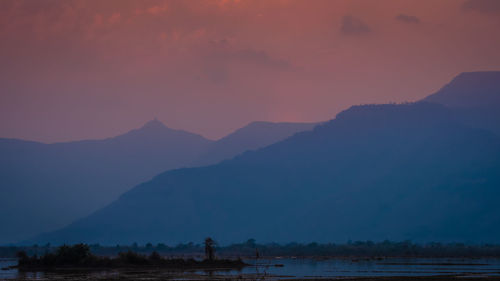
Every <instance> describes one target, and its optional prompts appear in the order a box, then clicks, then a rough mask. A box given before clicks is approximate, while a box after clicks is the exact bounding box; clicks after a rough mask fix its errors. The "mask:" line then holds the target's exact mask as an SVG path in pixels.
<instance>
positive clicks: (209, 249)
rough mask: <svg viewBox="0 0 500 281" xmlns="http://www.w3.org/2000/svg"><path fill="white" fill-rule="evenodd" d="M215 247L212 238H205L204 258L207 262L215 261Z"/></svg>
mask: <svg viewBox="0 0 500 281" xmlns="http://www.w3.org/2000/svg"><path fill="white" fill-rule="evenodd" d="M215 245H216V242H215V241H214V240H213V239H212V238H210V237H207V238H205V258H206V259H207V260H209V261H213V260H214V259H215Z"/></svg>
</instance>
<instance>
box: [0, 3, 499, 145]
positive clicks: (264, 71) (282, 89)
mask: <svg viewBox="0 0 500 281" xmlns="http://www.w3.org/2000/svg"><path fill="white" fill-rule="evenodd" d="M498 30H500V1H497V0H404V1H403V0H394V1H386V0H378V1H364V0H363V1H361V0H359V1H357V0H351V1H340V0H339V1H336V0H297V1H293V0H274V1H273V0H254V1H253V0H239V1H237V0H232V1H231V0H219V1H217V0H203V1H195V0H190V1H177V0H174V1H156V0H154V1H150V0H144V1H135V0H134V1H129V0H106V1H101V0H82V1H71V0H60V1H54V0H40V1H31V0H27V1H22V0H2V1H1V2H0V42H1V43H0V137H16V138H23V139H30V140H39V141H44V142H53V141H65V140H76V139H83V138H102V137H108V136H113V135H116V134H119V133H122V132H125V131H128V130H129V129H131V128H134V127H138V126H140V125H141V124H142V123H144V122H146V121H147V120H149V119H152V118H153V117H155V116H156V117H157V118H158V119H159V120H161V121H163V122H164V123H165V124H166V125H167V126H169V127H172V128H177V129H185V130H188V131H192V132H196V133H200V134H202V135H204V136H206V137H209V138H218V137H221V136H223V135H224V134H226V133H228V132H230V131H232V130H234V129H236V128H238V127H241V126H244V125H245V124H246V123H248V122H250V121H255V120H269V121H305V122H311V121H322V120H327V119H331V118H333V117H334V116H335V114H336V113H338V112H339V111H340V110H343V109H346V108H347V107H349V106H350V105H353V104H362V103H386V102H403V101H413V100H417V99H420V98H422V97H424V96H425V95H427V94H429V93H431V92H433V91H435V90H437V89H438V88H439V87H440V86H442V85H443V84H444V83H446V82H448V81H449V80H450V79H451V78H452V77H453V76H455V75H457V74H458V73H460V72H464V71H476V70H500V52H499V50H500V32H499V31H498Z"/></svg>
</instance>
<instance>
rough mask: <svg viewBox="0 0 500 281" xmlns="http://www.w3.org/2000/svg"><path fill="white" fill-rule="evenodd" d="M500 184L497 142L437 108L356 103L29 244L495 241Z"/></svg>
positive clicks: (128, 196)
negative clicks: (306, 129) (311, 127)
mask: <svg viewBox="0 0 500 281" xmlns="http://www.w3.org/2000/svg"><path fill="white" fill-rule="evenodd" d="M498 186H500V138H499V137H498V136H496V135H495V134H493V133H491V132H489V131H487V130H484V129H475V128H470V127H469V126H467V125H464V124H463V123H462V122H460V120H457V117H456V115H455V114H454V113H453V112H452V111H451V110H450V109H448V108H446V107H444V106H442V105H438V104H432V103H425V102H420V103H414V104H406V105H367V106H355V107H352V108H350V109H348V110H346V111H344V112H342V113H340V114H339V115H338V116H337V118H336V119H334V120H332V121H330V122H327V123H325V124H323V125H320V126H317V127H316V128H315V129H314V130H313V131H311V132H303V133H298V134H296V135H294V136H293V137H290V138H288V139H286V140H284V141H282V142H279V143H275V144H273V145H270V146H268V147H265V148H263V149H259V150H257V151H251V152H246V153H244V154H242V155H240V156H238V157H236V158H234V159H233V160H228V161H224V162H221V163H220V164H217V165H213V166H208V167H201V168H190V169H179V170H174V171H169V172H166V173H163V174H161V175H159V176H157V177H155V178H154V179H153V180H152V181H150V182H146V183H143V184H141V185H139V186H137V187H136V188H134V189H132V190H131V191H129V192H127V193H125V194H124V195H123V196H121V197H120V199H119V200H117V201H115V202H114V203H112V204H111V205H109V206H108V207H106V208H104V209H102V210H100V211H98V212H96V213H94V214H93V215H91V216H89V217H87V218H85V219H82V220H79V221H77V222H75V223H73V224H72V225H70V226H68V227H67V228H64V229H62V230H60V231H57V232H54V233H49V234H46V235H42V236H40V237H38V239H37V240H36V241H39V242H42V241H50V242H55V243H61V242H69V243H71V242H77V241H86V242H90V243H132V242H134V241H136V242H142V243H145V242H167V243H177V242H180V241H184V242H185V241H198V240H200V239H202V238H203V237H205V236H213V237H216V238H217V239H219V241H221V242H223V243H228V242H234V241H240V240H244V239H246V238H248V237H253V238H256V239H257V240H259V241H277V242H287V241H345V240H347V239H362V240H367V239H373V240H382V239H395V240H402V239H414V240H417V241H418V240H424V241H431V240H432V241H450V240H451V241H481V242H487V241H497V240H498V237H499V235H500V227H498V225H500V224H499V223H500V207H498V205H497V204H496V202H497V201H498V199H500V190H499V188H498ZM130 222H133V223H130Z"/></svg>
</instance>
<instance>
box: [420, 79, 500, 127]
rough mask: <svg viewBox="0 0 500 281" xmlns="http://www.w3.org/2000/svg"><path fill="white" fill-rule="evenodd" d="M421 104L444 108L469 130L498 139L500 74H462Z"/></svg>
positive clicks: (499, 124)
mask: <svg viewBox="0 0 500 281" xmlns="http://www.w3.org/2000/svg"><path fill="white" fill-rule="evenodd" d="M423 100H424V101H427V102H434V103H439V104H443V105H445V106H447V107H448V108H450V109H451V110H452V111H453V112H454V114H455V115H456V116H457V117H458V118H459V119H460V120H461V121H462V122H463V123H465V124H467V125H469V126H471V127H477V128H484V129H487V130H491V131H493V132H495V133H496V134H498V135H500V110H499V109H500V71H482V72H465V73H462V74H460V75H458V76H457V77H455V78H454V79H453V80H452V81H451V82H450V83H448V84H447V85H445V86H444V87H443V88H441V89H440V90H439V91H437V92H436V93H434V94H432V95H429V96H428V97H426V98H425V99H423Z"/></svg>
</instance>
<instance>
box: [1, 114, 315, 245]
mask: <svg viewBox="0 0 500 281" xmlns="http://www.w3.org/2000/svg"><path fill="white" fill-rule="evenodd" d="M314 126H315V124H313V123H308V124H302V123H271V122H254V123H250V124H249V125H248V126H246V127H244V128H241V129H239V130H237V131H236V132H234V133H232V134H230V135H228V136H226V137H224V138H222V139H221V140H218V141H212V140H208V139H206V138H204V137H202V136H200V135H197V134H193V133H189V132H186V131H182V130H173V129H170V128H167V127H166V126H165V125H164V124H162V123H161V122H160V121H158V120H156V119H155V120H152V121H150V122H148V123H146V124H145V125H144V126H143V127H141V128H138V129H135V130H132V131H130V132H128V133H126V134H123V135H120V136H117V137H113V138H108V139H103V140H84V141H75V142H66V143H52V144H44V143H39V142H32V141H24V140H17V139H0V155H2V157H1V158H0V225H2V228H1V231H0V244H5V243H11V242H16V241H19V240H23V239H27V238H29V237H33V236H35V235H37V234H39V233H41V232H47V231H52V230H55V229H58V228H61V227H63V226H64V225H67V224H69V223H70V222H72V221H74V220H76V219H78V218H81V217H84V216H87V215H89V214H90V213H92V212H93V211H95V210H97V209H99V208H101V207H104V206H105V205H107V204H109V203H110V202H112V201H113V200H115V199H117V198H118V197H119V195H121V194H122V193H123V192H125V191H127V190H128V189H130V188H132V187H133V186H135V185H137V184H139V183H141V182H144V181H147V180H149V179H151V178H152V177H153V176H155V175H156V174H158V173H161V172H163V171H166V170H171V169H176V168H181V167H192V166H197V165H200V163H212V164H213V163H217V162H219V161H221V160H224V159H227V158H231V157H234V156H235V155H237V154H239V153H242V152H244V151H246V150H249V149H257V148H260V147H263V146H266V145H269V144H271V143H274V142H276V141H279V140H282V139H284V138H286V137H288V136H290V135H292V134H294V133H296V132H298V131H302V130H310V129H312V128H313V127H314ZM220 143H224V145H220Z"/></svg>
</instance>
